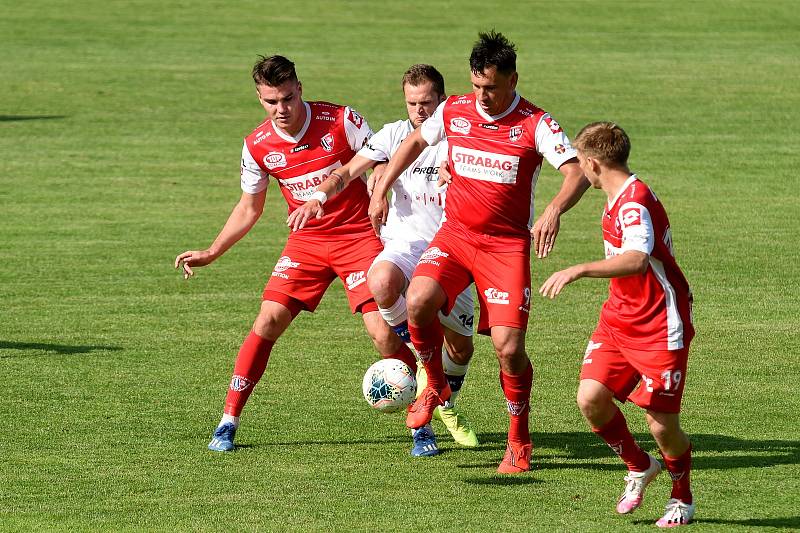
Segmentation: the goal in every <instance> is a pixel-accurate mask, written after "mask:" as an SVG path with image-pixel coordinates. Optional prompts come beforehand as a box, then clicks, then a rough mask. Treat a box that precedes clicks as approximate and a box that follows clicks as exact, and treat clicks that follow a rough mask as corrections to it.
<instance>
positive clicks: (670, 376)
mask: <svg viewBox="0 0 800 533" xmlns="http://www.w3.org/2000/svg"><path fill="white" fill-rule="evenodd" d="M688 356H689V346H688V345H686V346H684V347H683V348H682V349H680V350H655V351H645V350H638V349H634V348H628V347H626V346H624V345H622V344H621V343H618V342H616V341H615V340H614V337H613V333H611V332H610V331H608V330H607V329H605V328H604V327H602V326H598V327H597V329H596V330H595V332H594V333H593V334H592V338H591V340H590V341H589V346H587V348H586V354H585V355H584V357H583V366H582V367H581V379H593V380H595V381H599V382H600V383H602V384H603V385H605V386H606V387H608V388H609V389H611V391H612V392H613V393H614V396H615V397H616V398H617V399H618V400H619V401H621V402H624V401H626V400H630V401H631V402H633V403H635V404H636V405H638V406H639V407H642V408H643V409H649V410H651V411H656V412H659V413H678V412H680V410H681V398H682V397H683V386H684V383H685V382H686V363H687V361H688V359H689V357H688ZM637 385H638V386H639V387H638V388H636V386H637ZM634 389H636V390H634Z"/></svg>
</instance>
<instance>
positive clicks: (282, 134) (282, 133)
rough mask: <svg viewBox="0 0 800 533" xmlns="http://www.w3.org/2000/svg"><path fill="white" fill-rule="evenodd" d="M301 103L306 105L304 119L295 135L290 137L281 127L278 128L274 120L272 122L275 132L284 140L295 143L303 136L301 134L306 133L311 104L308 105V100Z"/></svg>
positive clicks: (309, 119) (309, 121)
mask: <svg viewBox="0 0 800 533" xmlns="http://www.w3.org/2000/svg"><path fill="white" fill-rule="evenodd" d="M303 105H304V106H305V107H306V121H305V122H304V123H303V127H302V128H300V131H298V132H297V135H295V136H294V137H292V136H291V135H289V134H288V133H286V132H285V131H283V130H282V129H280V128H279V127H278V126H277V125H276V124H275V123H274V122H273V123H272V129H273V130H275V133H276V134H277V135H278V137H280V138H281V139H283V140H284V141H286V142H290V143H294V144H297V143H299V142H300V139H302V138H303V135H305V134H306V131H308V125H309V124H311V106H310V105H308V102H306V101H303Z"/></svg>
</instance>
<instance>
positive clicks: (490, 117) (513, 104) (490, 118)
mask: <svg viewBox="0 0 800 533" xmlns="http://www.w3.org/2000/svg"><path fill="white" fill-rule="evenodd" d="M517 104H519V93H517V92H516V91H514V100H512V102H511V105H510V106H508V109H506V110H505V111H503V112H502V113H500V114H499V115H490V114H488V113H487V112H486V111H484V110H483V109H481V106H480V104H479V103H478V99H477V98H476V99H475V110H476V111H477V112H478V114H479V115H480V116H482V117H483V118H485V119H486V120H488V121H489V122H494V121H496V120H500V119H501V118H503V117H504V116H506V115H508V114H509V113H511V112H512V111H514V109H516V108H517Z"/></svg>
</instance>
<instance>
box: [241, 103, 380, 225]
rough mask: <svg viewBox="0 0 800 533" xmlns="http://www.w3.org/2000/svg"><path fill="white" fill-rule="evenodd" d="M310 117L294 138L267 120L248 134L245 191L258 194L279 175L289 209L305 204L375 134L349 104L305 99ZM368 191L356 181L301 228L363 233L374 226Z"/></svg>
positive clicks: (243, 162)
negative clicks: (369, 213) (319, 214)
mask: <svg viewBox="0 0 800 533" xmlns="http://www.w3.org/2000/svg"><path fill="white" fill-rule="evenodd" d="M303 104H304V105H305V107H306V121H305V123H304V124H303V127H302V129H301V130H300V131H299V132H298V133H297V135H296V136H294V137H292V136H290V135H288V134H287V133H285V132H284V131H281V130H280V129H279V128H277V127H275V125H274V124H273V123H272V121H271V120H269V119H267V120H266V121H264V122H263V123H262V124H261V125H260V126H259V127H258V128H256V129H255V130H253V132H252V133H251V134H250V135H248V136H247V137H246V138H245V140H244V146H243V147H242V174H241V176H242V190H243V191H244V192H246V193H250V194H256V193H258V192H261V191H263V190H264V189H266V187H267V184H268V181H269V176H272V177H274V178H275V179H276V180H277V182H278V185H279V186H280V188H281V193H282V194H283V197H284V198H285V199H286V203H287V204H289V213H291V212H292V211H294V210H295V209H297V208H298V207H300V206H301V205H303V204H304V203H305V202H306V201H307V200H308V199H309V197H310V196H311V193H313V192H314V191H315V190H316V189H317V186H318V185H319V184H321V183H322V182H323V181H324V180H325V178H327V176H328V174H330V173H331V172H332V171H334V170H336V169H337V168H339V167H341V166H342V165H344V164H345V163H347V162H348V161H350V159H352V157H353V155H355V153H356V152H357V151H358V150H359V149H361V147H362V146H364V143H365V142H366V141H367V139H369V138H370V136H371V135H372V130H370V128H369V124H367V121H366V120H365V119H364V118H363V117H362V116H361V115H359V114H358V113H356V112H355V111H354V110H352V109H351V108H349V107H346V106H340V105H335V104H329V103H327V102H304V103H303ZM368 208H369V195H367V187H366V184H365V183H364V181H363V180H360V179H355V180H353V181H351V182H350V183H349V184H348V186H347V187H346V188H345V189H344V191H342V192H341V193H339V194H337V195H336V196H334V197H333V198H331V199H330V201H328V202H326V203H325V216H323V217H322V218H312V219H310V220H309V221H308V222H307V223H306V226H305V228H303V229H302V230H300V231H303V232H306V234H307V236H308V235H310V234H315V235H320V236H326V235H335V236H338V237H347V236H352V237H353V238H358V237H362V236H363V234H364V233H370V232H371V231H372V226H371V225H370V222H369V217H368V216H367V210H368Z"/></svg>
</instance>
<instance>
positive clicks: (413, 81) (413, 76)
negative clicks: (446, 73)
mask: <svg viewBox="0 0 800 533" xmlns="http://www.w3.org/2000/svg"><path fill="white" fill-rule="evenodd" d="M426 81H429V82H431V84H432V85H433V90H434V91H436V94H438V95H439V96H442V95H444V77H443V76H442V74H441V73H440V72H439V71H438V70H436V68H435V67H434V66H433V65H424V64H421V63H420V64H418V65H412V66H411V67H410V68H409V69H408V70H407V71H406V73H405V74H403V83H402V85H401V87H402V88H404V87H405V86H406V84H409V85H411V86H412V87H419V86H420V85H422V84H423V83H425V82H426Z"/></svg>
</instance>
